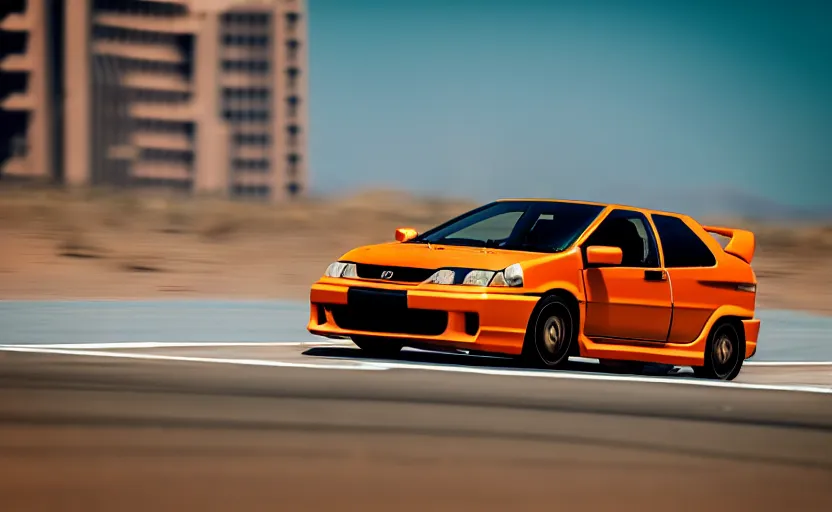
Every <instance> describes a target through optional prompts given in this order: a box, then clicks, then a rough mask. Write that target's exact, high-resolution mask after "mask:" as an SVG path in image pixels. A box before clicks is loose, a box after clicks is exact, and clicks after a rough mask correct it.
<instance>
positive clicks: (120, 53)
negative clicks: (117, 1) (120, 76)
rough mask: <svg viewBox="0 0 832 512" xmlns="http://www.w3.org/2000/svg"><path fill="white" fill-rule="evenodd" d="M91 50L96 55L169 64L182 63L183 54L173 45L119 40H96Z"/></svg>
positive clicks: (183, 59)
mask: <svg viewBox="0 0 832 512" xmlns="http://www.w3.org/2000/svg"><path fill="white" fill-rule="evenodd" d="M93 51H94V52H95V53H96V54H98V55H109V56H113V57H121V58H124V59H133V60H144V61H153V62H166V63H170V64H182V63H184V62H185V60H186V59H185V56H184V55H182V52H181V51H180V50H179V49H178V48H175V47H173V46H167V45H166V46H162V45H152V44H139V43H126V42H119V41H97V42H95V44H94V45H93Z"/></svg>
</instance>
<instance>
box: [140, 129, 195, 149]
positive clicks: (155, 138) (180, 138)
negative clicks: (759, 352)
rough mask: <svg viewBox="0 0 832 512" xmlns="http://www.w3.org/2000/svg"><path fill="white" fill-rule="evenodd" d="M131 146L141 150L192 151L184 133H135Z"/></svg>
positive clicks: (188, 138)
mask: <svg viewBox="0 0 832 512" xmlns="http://www.w3.org/2000/svg"><path fill="white" fill-rule="evenodd" d="M133 145H135V146H136V147H138V148H141V149H168V150H171V151H193V149H194V145H193V141H192V140H191V138H190V137H188V136H187V135H186V134H184V133H177V134H172V133H165V134H160V133H152V132H137V133H134V134H133Z"/></svg>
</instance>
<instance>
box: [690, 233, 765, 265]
mask: <svg viewBox="0 0 832 512" xmlns="http://www.w3.org/2000/svg"><path fill="white" fill-rule="evenodd" d="M702 227H703V228H704V229H705V231H707V232H708V233H714V234H716V235H722V236H724V237H726V238H730V239H731V240H730V241H729V242H728V245H726V246H725V249H724V250H725V252H727V253H728V254H733V255H734V256H736V257H738V258H739V259H741V260H743V261H744V262H746V263H751V260H752V259H754V251H755V250H756V249H757V240H756V238H755V237H754V233H752V232H751V231H748V230H745V229H734V228H720V227H715V226H702Z"/></svg>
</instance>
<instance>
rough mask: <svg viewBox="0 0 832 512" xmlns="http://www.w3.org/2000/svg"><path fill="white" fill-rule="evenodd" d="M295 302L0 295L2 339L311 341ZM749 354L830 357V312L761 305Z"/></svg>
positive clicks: (24, 341)
mask: <svg viewBox="0 0 832 512" xmlns="http://www.w3.org/2000/svg"><path fill="white" fill-rule="evenodd" d="M307 307H308V306H307V304H306V303H305V302H296V301H277V300H275V301H228V300H170V301H0V326H2V329H0V344H43V343H55V342H56V341H55V340H60V342H62V343H111V342H225V343H233V342H274V341H313V340H316V339H319V338H316V337H313V336H312V335H310V334H309V333H307V332H306V329H305V327H306V322H307V320H308V314H309V313H308V309H307ZM759 317H760V318H761V319H762V320H763V326H762V330H761V333H760V344H759V348H758V353H757V355H756V356H755V357H754V361H832V317H825V316H816V315H811V314H807V313H802V312H799V311H780V310H762V311H760V312H759Z"/></svg>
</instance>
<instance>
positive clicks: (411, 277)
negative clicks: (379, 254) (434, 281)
mask: <svg viewBox="0 0 832 512" xmlns="http://www.w3.org/2000/svg"><path fill="white" fill-rule="evenodd" d="M356 272H357V273H358V277H360V278H362V279H384V280H386V281H396V282H399V283H421V282H422V281H424V280H426V279H427V278H429V277H430V276H432V275H433V274H434V272H436V270H434V269H430V268H413V267H392V266H389V265H369V264H367V263H358V264H356ZM385 272H392V273H393V274H392V275H391V276H389V277H388V276H386V275H385V276H384V277H382V275H383V274H384V273H385Z"/></svg>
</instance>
